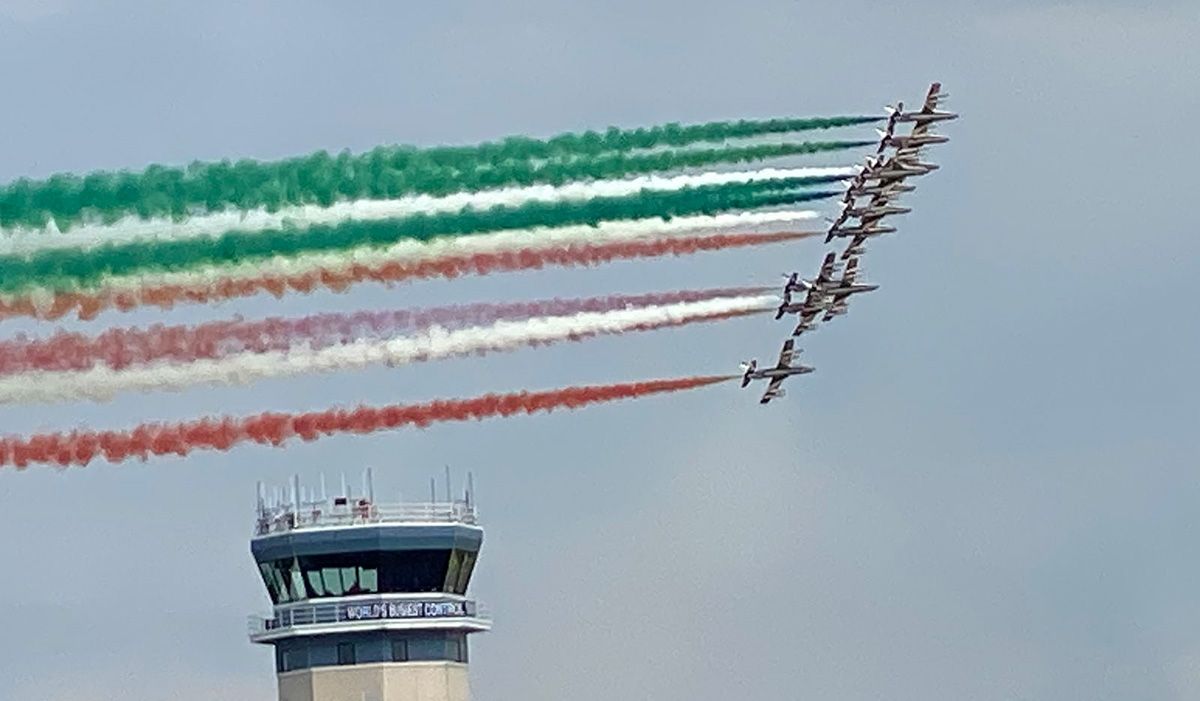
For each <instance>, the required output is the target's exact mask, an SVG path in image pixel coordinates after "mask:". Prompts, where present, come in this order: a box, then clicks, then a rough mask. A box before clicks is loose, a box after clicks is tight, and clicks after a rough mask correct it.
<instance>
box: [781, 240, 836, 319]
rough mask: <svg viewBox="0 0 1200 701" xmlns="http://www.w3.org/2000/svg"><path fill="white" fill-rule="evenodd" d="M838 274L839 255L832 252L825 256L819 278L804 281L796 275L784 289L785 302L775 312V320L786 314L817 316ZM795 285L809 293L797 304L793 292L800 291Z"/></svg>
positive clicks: (793, 275) (794, 274)
mask: <svg viewBox="0 0 1200 701" xmlns="http://www.w3.org/2000/svg"><path fill="white" fill-rule="evenodd" d="M835 272H837V255H836V254H834V253H833V252H830V253H828V254H826V255H825V260H824V261H822V263H821V269H820V270H819V271H817V276H816V277H815V278H813V279H812V280H804V279H802V278H800V276H799V275H798V274H796V273H792V276H791V277H790V278H789V279H788V284H787V285H785V286H784V288H783V302H782V303H781V304H780V305H779V308H778V309H777V310H775V318H776V319H782V318H783V315H784V314H799V315H801V316H802V317H803V316H805V315H806V314H810V315H811V316H814V317H815V316H817V315H818V314H820V313H821V309H823V308H824V304H823V302H824V298H825V286H826V285H828V284H829V283H831V282H833V275H834V273H835ZM793 280H794V281H795V283H794V284H796V285H799V286H802V289H803V290H804V291H806V292H807V294H806V295H805V296H804V301H802V302H800V303H798V304H797V303H795V302H793V301H792V294H793V292H798V291H800V290H799V289H794V288H793Z"/></svg>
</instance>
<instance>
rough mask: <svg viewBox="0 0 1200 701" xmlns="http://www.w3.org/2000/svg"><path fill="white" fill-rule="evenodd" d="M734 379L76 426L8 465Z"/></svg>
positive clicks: (272, 439) (184, 449)
mask: <svg viewBox="0 0 1200 701" xmlns="http://www.w3.org/2000/svg"><path fill="white" fill-rule="evenodd" d="M729 379H732V377H731V376H727V375H725V376H706V377H684V378H677V379H669V380H650V381H648V382H628V383H622V384H613V385H592V386H583V387H564V388H561V389H553V390H547V391H542V392H514V393H511V394H485V395H483V396H481V397H474V398H472V399H441V400H435V401H432V402H426V403H424V404H392V405H390V406H383V407H367V406H359V407H356V408H353V409H328V410H326V411H317V412H309V413H305V414H290V413H274V412H267V413H263V414H259V415H257V416H250V417H245V418H234V417H229V416H224V417H219V418H216V417H210V418H203V419H199V420H196V421H185V422H180V423H175V424H154V423H145V424H140V425H138V426H136V427H135V428H133V429H130V430H127V431H88V430H76V431H71V432H70V433H64V432H60V433H41V434H36V435H33V436H29V437H28V438H18V437H7V438H0V465H12V466H15V467H16V468H17V469H25V468H26V467H28V466H29V465H31V464H34V463H38V464H51V465H59V466H61V467H67V466H70V465H81V466H82V465H87V464H88V463H90V462H91V461H92V460H93V459H95V458H97V457H103V458H105V459H106V460H108V461H109V462H114V463H115V462H121V461H123V460H128V459H129V458H137V459H139V460H146V459H147V458H149V457H150V456H151V455H187V454H189V453H191V452H192V451H195V450H213V449H215V450H229V449H230V448H232V447H233V446H235V445H237V444H238V443H245V442H247V441H250V442H254V443H263V444H266V445H273V446H281V445H283V444H284V443H285V442H286V441H288V440H290V439H293V438H300V439H302V440H305V441H314V440H316V439H318V438H321V437H322V436H330V435H333V434H336V433H374V432H376V431H383V430H388V429H394V428H399V427H401V426H416V427H419V428H424V427H426V426H429V425H431V424H435V423H441V422H444V421H467V420H469V419H475V420H480V419H486V418H490V417H494V416H512V415H514V414H532V413H535V412H541V411H545V412H549V411H553V410H555V409H579V408H581V407H585V406H588V405H589V404H598V403H601V402H612V401H617V400H620V399H633V398H635V397H644V396H647V395H651V394H662V393H666V392H679V391H681V390H685V389H695V388H697V387H704V386H706V385H711V384H716V383H718V382H723V381H725V380H729Z"/></svg>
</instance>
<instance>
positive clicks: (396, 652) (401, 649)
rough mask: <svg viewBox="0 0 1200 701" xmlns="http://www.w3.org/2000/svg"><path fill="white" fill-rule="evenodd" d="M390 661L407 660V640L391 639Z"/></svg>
mask: <svg viewBox="0 0 1200 701" xmlns="http://www.w3.org/2000/svg"><path fill="white" fill-rule="evenodd" d="M392 662H408V641H407V640H393V641H392Z"/></svg>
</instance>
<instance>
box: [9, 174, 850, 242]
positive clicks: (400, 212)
mask: <svg viewBox="0 0 1200 701" xmlns="http://www.w3.org/2000/svg"><path fill="white" fill-rule="evenodd" d="M858 171H859V168H858V167H840V168H832V167H821V168H761V169H758V170H751V171H728V172H708V173H695V174H684V175H670V176H663V175H647V176H640V177H636V178H628V179H624V180H598V181H585V182H571V183H567V184H565V185H530V186H526V187H510V188H501V189H493V190H480V191H464V192H456V193H454V194H451V195H446V196H441V197H435V196H432V195H413V196H408V197H402V198H399V199H382V200H379V199H368V200H353V201H346V202H335V203H333V204H331V205H329V206H327V207H325V206H320V205H300V206H295V207H284V208H281V209H277V210H274V211H269V210H267V209H263V208H260V209H256V210H252V211H248V212H242V211H224V212H214V213H210V214H198V215H195V216H192V217H188V218H187V219H183V220H174V219H170V218H161V217H160V218H157V219H142V218H138V217H128V218H126V219H122V220H121V221H118V222H114V223H112V224H84V225H81V226H77V227H74V228H72V229H71V230H70V231H68V232H65V233H56V234H48V233H47V234H42V235H30V236H11V237H0V253H3V254H8V253H20V254H29V253H33V252H36V251H42V250H49V249H56V248H83V249H86V248H95V247H97V246H101V245H105V244H119V243H129V242H136V241H138V240H158V241H161V240H171V239H188V238H196V237H200V236H217V235H220V234H223V233H225V232H227V231H232V230H237V231H243V232H253V231H270V230H275V229H282V228H285V227H287V228H289V229H290V230H303V229H304V228H308V227H312V226H330V225H334V224H340V223H343V222H348V221H359V222H363V221H378V220H382V219H395V218H398V217H406V216H410V215H413V214H439V213H446V212H456V211H459V210H462V209H464V208H471V209H476V210H480V209H489V208H491V207H514V206H518V205H521V204H525V203H527V202H567V201H573V200H585V199H590V198H594V197H624V196H630V195H635V194H637V193H639V192H641V191H642V190H655V191H677V190H681V189H683V188H687V187H698V186H704V185H726V184H733V183H748V182H753V181H762V180H789V181H791V182H793V183H796V182H799V183H802V184H807V185H821V184H828V183H832V182H837V181H840V180H844V179H847V178H849V177H851V176H853V175H854V174H855V173H857V172H858Z"/></svg>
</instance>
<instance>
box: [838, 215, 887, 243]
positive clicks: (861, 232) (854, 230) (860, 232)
mask: <svg viewBox="0 0 1200 701" xmlns="http://www.w3.org/2000/svg"><path fill="white" fill-rule="evenodd" d="M876 221H878V220H876ZM895 232H896V227H894V226H886V225H883V226H880V225H878V224H875V223H873V222H872V223H870V224H860V225H859V226H844V227H841V228H838V229H830V230H829V233H828V234H826V235H825V242H826V243H828V242H830V241H832V240H833V239H834V238H850V237H854V238H858V237H860V236H861V237H862V238H864V239H865V238H870V237H871V236H879V235H881V234H893V233H895Z"/></svg>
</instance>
